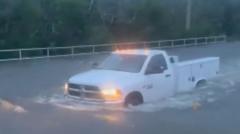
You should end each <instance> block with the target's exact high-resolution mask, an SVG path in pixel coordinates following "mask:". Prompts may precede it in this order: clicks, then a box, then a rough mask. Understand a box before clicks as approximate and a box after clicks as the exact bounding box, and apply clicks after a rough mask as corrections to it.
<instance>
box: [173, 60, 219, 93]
mask: <svg viewBox="0 0 240 134" xmlns="http://www.w3.org/2000/svg"><path fill="white" fill-rule="evenodd" d="M175 70H176V79H177V80H176V82H177V83H176V89H177V92H186V91H190V90H192V89H194V87H195V86H196V85H197V82H200V81H206V80H208V79H210V78H213V77H215V76H216V75H217V74H218V72H219V58H218V57H209V58H202V59H196V60H190V61H184V62H179V63H176V64H175Z"/></svg>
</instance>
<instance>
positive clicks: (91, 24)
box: [0, 0, 240, 49]
mask: <svg viewBox="0 0 240 134" xmlns="http://www.w3.org/2000/svg"><path fill="white" fill-rule="evenodd" d="M186 6H187V0H0V49H10V48H26V47H49V46H65V45H76V44H92V43H94V44H97V43H105V42H119V41H132V40H156V39H163V38H179V37H189V36H206V35H215V34H222V33H226V34H227V35H230V36H232V35H234V36H237V35H239V34H240V26H239V24H240V14H239V11H240V1H239V0H192V19H191V20H192V23H191V24H192V25H191V28H190V30H186V29H185V22H186Z"/></svg>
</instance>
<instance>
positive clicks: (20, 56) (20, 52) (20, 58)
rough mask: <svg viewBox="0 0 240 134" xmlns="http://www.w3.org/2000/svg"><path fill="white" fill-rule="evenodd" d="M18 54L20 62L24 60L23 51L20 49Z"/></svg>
mask: <svg viewBox="0 0 240 134" xmlns="http://www.w3.org/2000/svg"><path fill="white" fill-rule="evenodd" d="M18 52H19V60H22V50H21V49H19V50H18Z"/></svg>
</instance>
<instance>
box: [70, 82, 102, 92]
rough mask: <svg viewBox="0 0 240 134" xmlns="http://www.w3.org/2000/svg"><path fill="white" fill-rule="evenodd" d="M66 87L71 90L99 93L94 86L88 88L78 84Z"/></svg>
mask: <svg viewBox="0 0 240 134" xmlns="http://www.w3.org/2000/svg"><path fill="white" fill-rule="evenodd" d="M68 87H69V88H72V89H84V90H86V91H99V88H98V87H96V86H89V85H79V84H73V83H69V84H68Z"/></svg>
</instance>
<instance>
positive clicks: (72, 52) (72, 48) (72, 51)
mask: <svg viewBox="0 0 240 134" xmlns="http://www.w3.org/2000/svg"><path fill="white" fill-rule="evenodd" d="M71 55H72V56H74V47H71Z"/></svg>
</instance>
